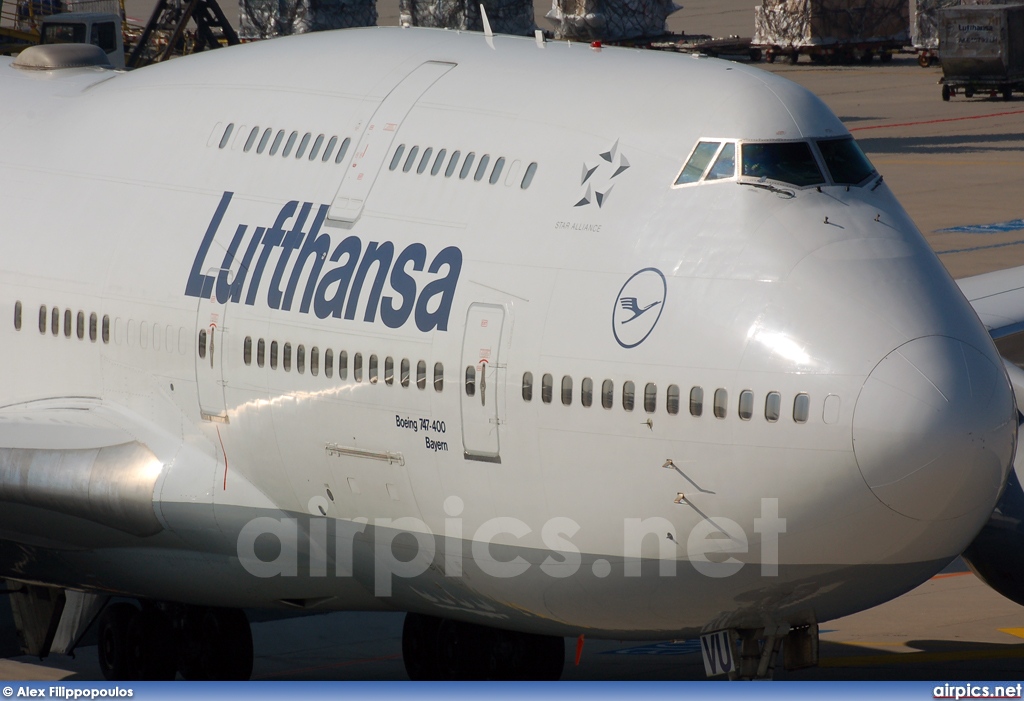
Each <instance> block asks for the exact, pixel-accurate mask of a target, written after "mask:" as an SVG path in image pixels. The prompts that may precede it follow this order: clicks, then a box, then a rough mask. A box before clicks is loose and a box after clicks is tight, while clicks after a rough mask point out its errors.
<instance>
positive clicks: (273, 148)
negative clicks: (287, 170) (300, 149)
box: [270, 129, 284, 156]
mask: <svg viewBox="0 0 1024 701" xmlns="http://www.w3.org/2000/svg"><path fill="white" fill-rule="evenodd" d="M283 140H284V129H279V130H278V132H277V136H275V137H274V143H272V144H271V145H270V155H271V156H276V155H277V152H278V151H279V150H280V149H281V142H282V141H283Z"/></svg>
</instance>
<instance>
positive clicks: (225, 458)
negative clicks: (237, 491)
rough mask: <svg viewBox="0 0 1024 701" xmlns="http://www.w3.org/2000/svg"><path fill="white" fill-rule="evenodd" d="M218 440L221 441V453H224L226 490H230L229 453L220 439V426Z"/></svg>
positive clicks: (218, 427)
mask: <svg viewBox="0 0 1024 701" xmlns="http://www.w3.org/2000/svg"><path fill="white" fill-rule="evenodd" d="M216 428H217V440H219V441H220V452H222V453H224V489H223V491H225V492H226V491H227V490H228V451H226V450H224V439H223V438H221V437H220V426H217V427H216Z"/></svg>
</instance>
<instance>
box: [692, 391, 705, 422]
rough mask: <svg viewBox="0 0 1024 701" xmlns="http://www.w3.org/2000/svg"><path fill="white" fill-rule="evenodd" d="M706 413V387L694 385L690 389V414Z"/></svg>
mask: <svg viewBox="0 0 1024 701" xmlns="http://www.w3.org/2000/svg"><path fill="white" fill-rule="evenodd" d="M703 413H704V388H703V387H694V388H692V389H691V390H690V416H700V415H702V414H703Z"/></svg>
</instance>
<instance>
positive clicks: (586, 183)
mask: <svg viewBox="0 0 1024 701" xmlns="http://www.w3.org/2000/svg"><path fill="white" fill-rule="evenodd" d="M618 150H619V142H618V140H616V142H615V143H614V144H612V147H611V148H610V149H608V150H607V151H605V152H604V153H601V154H598V156H597V160H596V161H595V162H594V163H593V164H591V163H589V162H586V161H584V163H583V173H582V176H581V178H580V186H581V187H585V188H586V190H585V191H584V193H583V197H581V198H580V200H579V202H577V203H576V204H575V205H574V206H575V207H586V206H587V205H589V204H590V203H591V202H593V203H594V204H596V205H597V206H598V208H600V207H603V206H604V203H605V202H607V201H608V195H610V194H611V191H612V188H613V187H614V186H615V183H614V182H612V181H613V180H615V178H617V177H618V176H620V175H622V173H624V172H625V171H626V170H628V169H629V161H627V160H626V157H625V156H623V155H622V154H621V153H618Z"/></svg>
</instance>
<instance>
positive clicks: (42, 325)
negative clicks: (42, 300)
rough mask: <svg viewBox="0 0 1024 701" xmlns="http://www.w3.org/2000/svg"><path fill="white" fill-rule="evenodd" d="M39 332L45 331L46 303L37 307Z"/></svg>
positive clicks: (43, 332)
mask: <svg viewBox="0 0 1024 701" xmlns="http://www.w3.org/2000/svg"><path fill="white" fill-rule="evenodd" d="M39 333H42V334H45V333H46V305H45V304H44V305H42V306H41V307H39Z"/></svg>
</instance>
